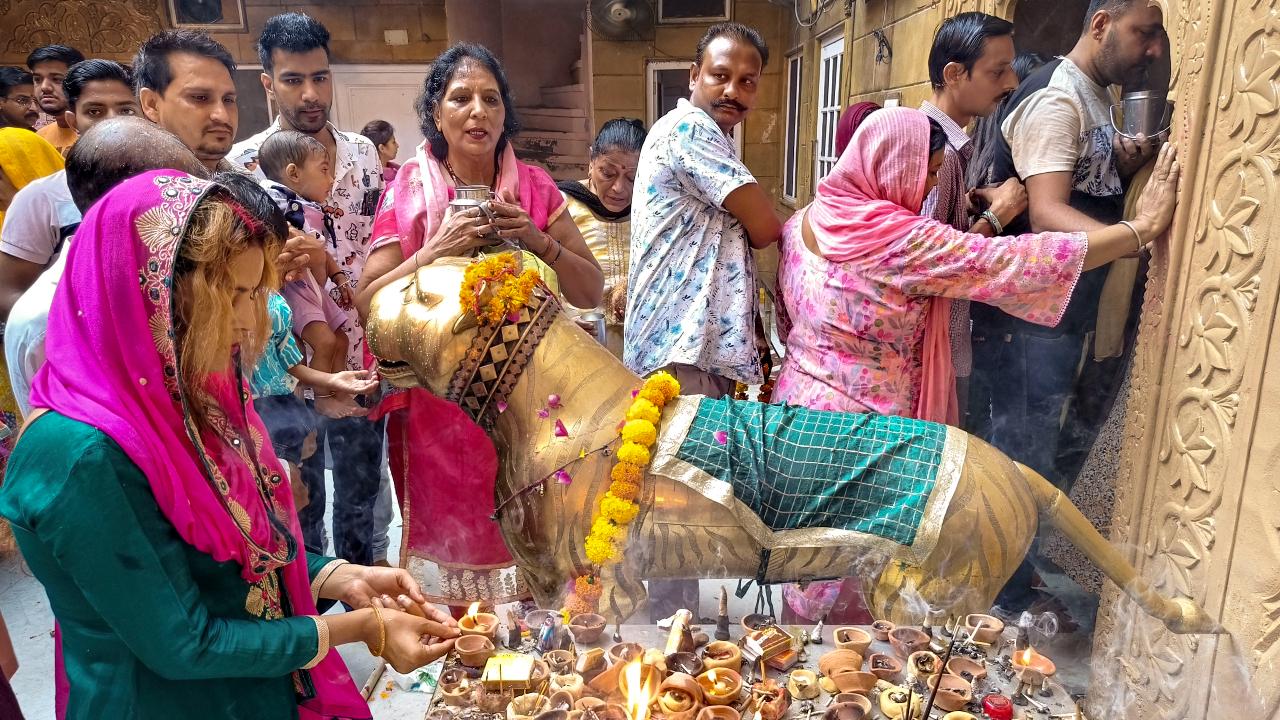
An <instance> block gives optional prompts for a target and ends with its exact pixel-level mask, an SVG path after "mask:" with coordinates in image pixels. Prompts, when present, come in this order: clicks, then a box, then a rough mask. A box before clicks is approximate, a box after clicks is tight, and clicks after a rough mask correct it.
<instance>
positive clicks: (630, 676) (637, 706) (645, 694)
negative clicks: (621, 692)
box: [622, 660, 653, 720]
mask: <svg viewBox="0 0 1280 720" xmlns="http://www.w3.org/2000/svg"><path fill="white" fill-rule="evenodd" d="M622 677H623V681H624V683H623V684H624V685H625V686H626V688H627V693H626V695H627V706H626V707H627V717H628V718H630V720H647V718H648V717H649V703H650V702H652V701H653V689H652V688H651V687H649V679H650V678H649V674H648V673H645V672H644V667H643V666H642V665H641V664H640V661H639V660H632V661H631V662H629V663H627V666H626V667H625V668H623V669H622Z"/></svg>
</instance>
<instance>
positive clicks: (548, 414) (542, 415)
mask: <svg viewBox="0 0 1280 720" xmlns="http://www.w3.org/2000/svg"><path fill="white" fill-rule="evenodd" d="M538 417H540V418H542V419H543V420H546V419H547V418H549V417H551V411H550V410H548V409H546V408H542V409H541V410H539V411H538Z"/></svg>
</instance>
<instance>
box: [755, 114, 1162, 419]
mask: <svg viewBox="0 0 1280 720" xmlns="http://www.w3.org/2000/svg"><path fill="white" fill-rule="evenodd" d="M940 135H941V128H939V127H938V126H937V125H936V123H933V122H932V121H931V120H930V119H929V118H928V117H927V116H926V115H924V114H923V113H921V112H920V111H918V110H912V109H907V108H890V109H885V110H878V111H876V112H874V113H872V114H871V115H870V116H869V117H868V118H867V119H866V121H865V122H864V123H863V124H862V126H861V127H860V128H859V129H858V131H857V132H856V133H855V134H854V137H853V141H852V143H851V144H850V145H849V148H848V149H847V150H846V151H845V153H844V154H843V155H842V156H841V157H840V160H839V162H838V163H837V164H836V166H835V168H834V169H833V170H832V172H831V174H830V175H829V176H827V177H826V178H825V179H823V180H822V182H821V183H820V184H819V186H818V192H817V195H816V196H815V197H814V200H813V202H812V203H811V204H810V205H809V206H808V207H806V208H805V209H803V210H801V211H800V212H798V213H796V214H795V216H794V217H792V218H791V220H790V221H789V222H788V223H787V225H786V227H785V228H784V230H783V236H782V247H781V255H782V257H781V261H780V266H779V271H778V286H779V288H780V290H781V294H782V297H783V302H784V303H785V304H786V308H787V311H788V315H789V316H790V317H791V318H792V322H793V326H792V328H791V332H790V334H789V335H788V337H787V355H786V361H785V362H784V363H783V366H782V371H781V373H780V376H779V378H778V384H777V388H776V389H775V390H774V399H775V400H776V401H780V402H788V403H791V404H794V405H804V406H806V407H810V408H814V409H818V410H841V411H846V412H875V413H883V414H886V415H903V416H908V417H914V418H920V419H924V420H932V421H935V422H945V423H949V424H953V425H954V424H956V414H957V411H956V404H955V396H954V386H955V383H954V378H953V377H952V375H953V373H952V364H951V350H950V344H949V342H948V340H947V336H948V332H947V323H948V320H947V318H948V317H949V314H950V298H963V299H968V300H977V301H979V302H984V303H987V304H990V305H994V306H996V307H999V308H1001V309H1002V310H1004V311H1005V312H1008V313H1009V314H1011V315H1014V316H1016V317H1020V318H1023V319H1025V320H1028V321H1031V322H1035V323H1039V324H1041V325H1046V326H1052V325H1054V324H1056V323H1057V322H1058V320H1059V318H1060V316H1061V314H1062V312H1063V310H1064V309H1065V308H1066V305H1067V300H1068V299H1069V298H1070V297H1071V292H1072V290H1073V289H1074V287H1075V283H1076V279H1077V278H1078V277H1079V276H1080V273H1081V272H1083V271H1084V270H1090V269H1092V268H1095V267H1099V266H1101V265H1105V264H1106V263H1109V262H1111V261H1112V260H1115V259H1117V258H1120V257H1123V256H1126V255H1131V254H1134V253H1136V252H1138V251H1139V250H1141V249H1142V248H1143V247H1145V246H1146V245H1147V244H1148V243H1150V242H1152V241H1153V240H1155V239H1156V238H1157V237H1159V236H1160V235H1161V234H1163V233H1164V231H1165V230H1166V229H1167V228H1168V226H1169V223H1170V222H1171V221H1172V219H1173V210H1174V202H1175V196H1176V193H1177V184H1178V166H1177V161H1176V159H1175V157H1174V153H1173V149H1172V148H1171V147H1169V146H1166V147H1165V148H1164V149H1163V150H1162V152H1161V156H1160V159H1159V163H1158V164H1157V167H1156V171H1155V175H1154V179H1153V181H1152V183H1151V185H1149V186H1148V188H1147V190H1146V192H1145V193H1144V195H1143V198H1142V200H1141V201H1140V206H1139V207H1140V209H1139V212H1138V215H1137V216H1136V217H1135V218H1134V220H1133V221H1132V222H1126V223H1120V224H1116V225H1112V226H1109V227H1106V228H1103V229H1101V230H1096V231H1093V232H1089V233H1052V232H1050V233H1039V234H1028V235H1019V236H1016V237H994V238H989V237H985V236H983V235H975V234H970V233H964V232H960V231H958V230H955V229H952V228H951V227H948V226H946V225H943V224H942V223H939V222H936V221H934V220H930V219H928V218H923V217H920V215H919V213H920V207H921V205H922V203H923V202H924V198H925V196H926V195H927V194H928V193H929V190H930V189H931V188H932V187H933V186H934V185H935V184H937V175H936V174H937V171H938V167H939V166H940V165H941V163H942V143H941V141H940ZM931 138H934V139H933V140H931ZM998 220H999V221H1004V220H1010V218H999V219H998Z"/></svg>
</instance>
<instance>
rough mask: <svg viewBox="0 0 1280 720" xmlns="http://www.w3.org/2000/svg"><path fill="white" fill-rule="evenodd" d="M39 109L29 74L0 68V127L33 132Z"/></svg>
mask: <svg viewBox="0 0 1280 720" xmlns="http://www.w3.org/2000/svg"><path fill="white" fill-rule="evenodd" d="M39 107H40V106H39V105H38V104H37V102H36V86H35V83H34V81H33V80H32V79H31V73H29V72H27V71H26V70H23V69H22V68H16V67H0V127H16V128H25V129H27V130H35V127H36V121H38V120H39V119H40V110H39Z"/></svg>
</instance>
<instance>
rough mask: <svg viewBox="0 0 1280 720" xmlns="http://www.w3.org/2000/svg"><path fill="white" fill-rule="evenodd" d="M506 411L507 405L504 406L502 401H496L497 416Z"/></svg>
mask: <svg viewBox="0 0 1280 720" xmlns="http://www.w3.org/2000/svg"><path fill="white" fill-rule="evenodd" d="M506 411H507V404H506V403H505V402H503V401H501V400H499V401H498V414H499V415H501V414H502V413H504V412H506Z"/></svg>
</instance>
